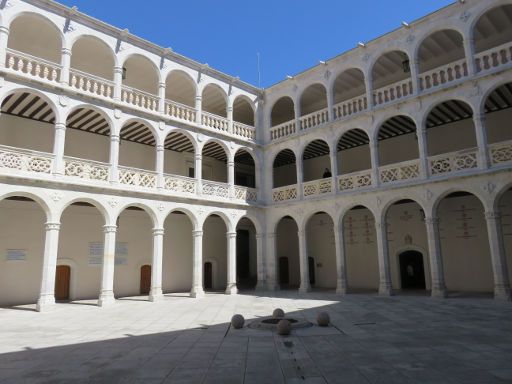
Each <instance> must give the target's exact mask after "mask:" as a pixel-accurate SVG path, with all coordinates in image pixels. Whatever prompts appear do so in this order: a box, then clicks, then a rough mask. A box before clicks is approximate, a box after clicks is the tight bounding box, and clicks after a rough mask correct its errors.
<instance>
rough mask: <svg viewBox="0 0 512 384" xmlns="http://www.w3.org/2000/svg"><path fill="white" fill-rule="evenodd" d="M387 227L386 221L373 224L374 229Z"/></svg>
mask: <svg viewBox="0 0 512 384" xmlns="http://www.w3.org/2000/svg"><path fill="white" fill-rule="evenodd" d="M387 226H388V223H387V222H386V221H376V222H375V228H377V229H386V228H387Z"/></svg>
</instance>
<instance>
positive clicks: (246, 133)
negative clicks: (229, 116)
mask: <svg viewBox="0 0 512 384" xmlns="http://www.w3.org/2000/svg"><path fill="white" fill-rule="evenodd" d="M233 134H234V135H235V136H239V137H242V138H244V139H247V140H252V141H254V140H256V129H255V128H254V127H251V126H250V125H247V124H243V123H239V122H238V121H233Z"/></svg>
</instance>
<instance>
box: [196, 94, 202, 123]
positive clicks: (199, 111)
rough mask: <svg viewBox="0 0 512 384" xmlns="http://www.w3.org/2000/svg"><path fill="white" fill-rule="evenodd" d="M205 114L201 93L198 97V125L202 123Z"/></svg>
mask: <svg viewBox="0 0 512 384" xmlns="http://www.w3.org/2000/svg"><path fill="white" fill-rule="evenodd" d="M202 113H203V96H202V95H201V94H200V93H199V94H197V95H196V123H197V124H201V123H202V120H201V119H202V117H201V115H202Z"/></svg>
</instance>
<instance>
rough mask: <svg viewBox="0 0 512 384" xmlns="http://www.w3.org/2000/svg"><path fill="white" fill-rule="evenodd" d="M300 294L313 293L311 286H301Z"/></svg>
mask: <svg viewBox="0 0 512 384" xmlns="http://www.w3.org/2000/svg"><path fill="white" fill-rule="evenodd" d="M299 292H300V293H306V292H311V286H310V285H309V284H308V285H301V286H300V287H299Z"/></svg>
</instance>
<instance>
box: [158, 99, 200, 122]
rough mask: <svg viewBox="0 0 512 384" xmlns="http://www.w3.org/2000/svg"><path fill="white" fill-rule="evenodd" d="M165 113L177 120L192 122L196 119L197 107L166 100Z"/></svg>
mask: <svg viewBox="0 0 512 384" xmlns="http://www.w3.org/2000/svg"><path fill="white" fill-rule="evenodd" d="M165 114H166V115H168V116H170V117H172V118H173V119H177V120H183V121H188V122H192V123H193V122H195V121H196V110H195V108H192V107H189V106H188V105H184V104H180V103H177V102H175V101H172V100H165Z"/></svg>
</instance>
